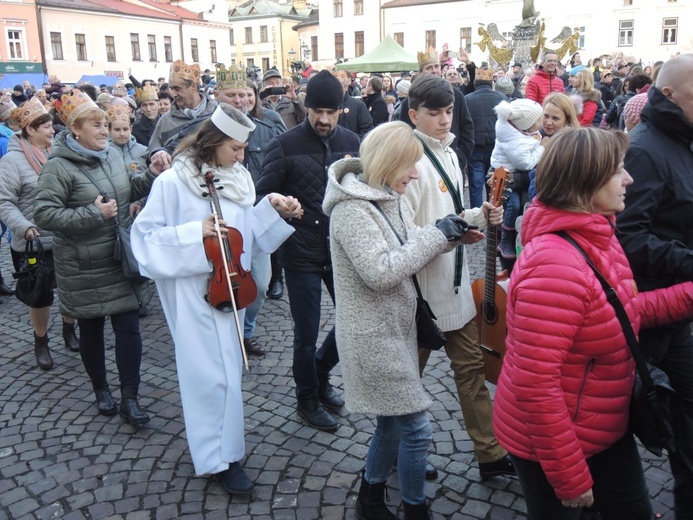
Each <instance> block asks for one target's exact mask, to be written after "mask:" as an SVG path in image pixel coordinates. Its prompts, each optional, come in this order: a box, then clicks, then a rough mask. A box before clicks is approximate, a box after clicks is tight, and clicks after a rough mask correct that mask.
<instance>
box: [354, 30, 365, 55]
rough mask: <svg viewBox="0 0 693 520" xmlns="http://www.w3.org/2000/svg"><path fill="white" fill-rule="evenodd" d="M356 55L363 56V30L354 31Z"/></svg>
mask: <svg viewBox="0 0 693 520" xmlns="http://www.w3.org/2000/svg"><path fill="white" fill-rule="evenodd" d="M354 56H355V57H357V58H358V57H359V56H363V31H356V32H355V33H354Z"/></svg>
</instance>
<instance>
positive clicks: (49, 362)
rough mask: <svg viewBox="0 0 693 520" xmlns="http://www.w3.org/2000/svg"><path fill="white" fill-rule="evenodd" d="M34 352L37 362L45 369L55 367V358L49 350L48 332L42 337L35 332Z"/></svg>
mask: <svg viewBox="0 0 693 520" xmlns="http://www.w3.org/2000/svg"><path fill="white" fill-rule="evenodd" d="M34 354H36V363H37V364H38V366H39V367H40V368H42V369H43V370H50V369H51V368H53V358H52V357H51V352H50V350H48V334H46V335H45V336H43V337H42V338H40V337H38V336H37V335H36V333H35V332H34Z"/></svg>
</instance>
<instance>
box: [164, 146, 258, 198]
mask: <svg viewBox="0 0 693 520" xmlns="http://www.w3.org/2000/svg"><path fill="white" fill-rule="evenodd" d="M173 168H174V169H175V170H176V173H177V174H178V178H179V179H180V180H182V181H183V182H184V183H185V184H186V185H187V186H188V188H190V191H192V192H193V193H194V194H195V195H198V196H199V197H201V198H203V197H204V196H205V194H208V193H209V190H208V189H207V183H206V181H205V175H206V174H207V172H210V171H211V172H213V173H214V178H215V179H218V182H215V183H214V185H215V186H216V189H217V193H218V194H219V196H220V197H224V198H225V199H228V200H230V201H232V202H235V203H236V204H238V205H239V206H241V207H242V208H249V207H251V206H252V205H253V204H255V185H254V184H253V179H252V177H251V176H250V172H249V171H248V170H246V168H245V167H244V166H243V165H242V164H241V163H235V164H234V165H233V166H231V167H230V168H214V167H212V166H210V165H208V164H207V163H205V164H203V165H202V168H201V169H200V170H198V169H197V168H196V167H195V165H194V164H193V161H192V159H191V158H190V156H188V155H181V156H179V157H177V158H176V160H175V161H174V164H173Z"/></svg>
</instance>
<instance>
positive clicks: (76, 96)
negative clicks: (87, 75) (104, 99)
mask: <svg viewBox="0 0 693 520" xmlns="http://www.w3.org/2000/svg"><path fill="white" fill-rule="evenodd" d="M92 108H99V107H98V106H96V103H94V102H93V101H92V99H91V98H90V97H89V96H87V95H86V94H85V93H84V92H82V91H81V90H79V89H76V88H75V89H72V93H71V94H70V93H67V94H63V95H62V97H61V98H60V100H59V101H56V103H55V110H56V112H58V115H59V116H60V119H62V120H63V122H64V123H65V125H66V126H70V125H71V124H72V123H73V122H74V120H75V119H77V118H78V117H79V116H80V115H81V114H83V113H84V112H86V111H87V110H90V109H92Z"/></svg>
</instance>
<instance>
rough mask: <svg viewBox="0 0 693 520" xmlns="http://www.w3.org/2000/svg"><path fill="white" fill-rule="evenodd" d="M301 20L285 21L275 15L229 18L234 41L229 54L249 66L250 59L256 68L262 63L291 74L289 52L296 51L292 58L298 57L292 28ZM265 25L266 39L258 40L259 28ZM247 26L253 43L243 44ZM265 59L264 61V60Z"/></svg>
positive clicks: (238, 61)
mask: <svg viewBox="0 0 693 520" xmlns="http://www.w3.org/2000/svg"><path fill="white" fill-rule="evenodd" d="M298 23H300V20H287V19H282V18H280V17H278V16H268V17H262V18H246V19H241V20H236V19H234V18H231V21H230V24H229V26H230V27H232V28H233V30H234V42H235V45H234V46H233V48H232V50H231V53H232V57H234V58H235V59H236V63H242V64H243V65H246V66H247V65H248V60H253V62H254V64H255V66H256V67H260V68H261V69H263V72H264V71H265V70H266V69H267V68H268V67H266V66H263V63H265V64H269V66H270V67H276V68H277V70H279V71H280V72H281V73H282V74H284V75H289V73H290V60H289V51H290V50H292V49H293V51H294V52H295V57H294V60H297V59H298V57H299V42H298V39H299V38H298V33H297V32H296V31H294V30H292V29H291V28H292V27H293V26H294V25H296V24H298ZM263 26H264V27H267V41H265V42H263V41H261V38H260V36H261V27H263ZM246 28H250V30H251V31H252V42H250V43H246ZM263 60H264V61H263Z"/></svg>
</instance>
